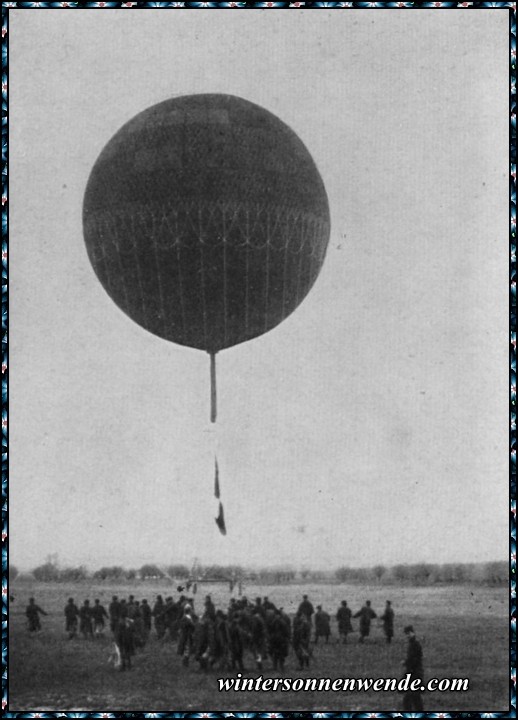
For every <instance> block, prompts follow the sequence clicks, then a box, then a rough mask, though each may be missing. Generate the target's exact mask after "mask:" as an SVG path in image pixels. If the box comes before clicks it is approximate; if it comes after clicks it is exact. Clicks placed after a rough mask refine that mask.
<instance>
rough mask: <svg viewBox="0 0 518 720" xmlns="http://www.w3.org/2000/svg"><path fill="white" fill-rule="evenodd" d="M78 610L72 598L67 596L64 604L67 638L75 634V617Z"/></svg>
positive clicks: (77, 614) (70, 638)
mask: <svg viewBox="0 0 518 720" xmlns="http://www.w3.org/2000/svg"><path fill="white" fill-rule="evenodd" d="M78 617H79V610H78V608H77V605H76V604H75V602H74V599H73V598H69V599H68V602H67V604H66V605H65V632H67V633H68V639H69V640H72V638H74V637H75V636H76V635H77V618H78Z"/></svg>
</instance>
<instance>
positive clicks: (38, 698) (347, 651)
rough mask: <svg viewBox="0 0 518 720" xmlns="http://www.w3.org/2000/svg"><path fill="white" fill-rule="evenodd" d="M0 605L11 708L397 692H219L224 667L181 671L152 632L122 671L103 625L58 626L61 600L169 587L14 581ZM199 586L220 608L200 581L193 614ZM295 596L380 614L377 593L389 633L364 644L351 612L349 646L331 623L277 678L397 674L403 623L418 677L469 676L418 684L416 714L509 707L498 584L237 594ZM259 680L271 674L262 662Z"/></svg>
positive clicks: (360, 704) (361, 702) (168, 646)
mask: <svg viewBox="0 0 518 720" xmlns="http://www.w3.org/2000/svg"><path fill="white" fill-rule="evenodd" d="M10 590H11V593H12V594H13V595H14V598H15V599H14V601H13V602H12V603H11V604H10V610H9V637H10V643H9V706H8V709H9V710H11V711H16V710H17V711H38V710H40V711H43V710H48V711H51V710H54V711H59V710H63V711H64V710H77V711H80V710H85V711H86V710H92V711H94V710H95V711H101V712H102V711H122V710H133V711H150V712H152V711H166V710H169V711H254V710H256V711H271V712H274V711H278V712H283V711H284V712H286V711H289V710H291V711H297V710H301V711H303V710H312V711H325V710H329V711H343V712H346V711H387V712H389V711H398V710H401V698H402V696H401V695H400V694H398V693H396V692H374V691H369V692H354V693H350V692H348V693H346V692H331V691H329V692H321V693H318V692H280V691H277V692H235V691H232V692H231V693H223V694H221V693H220V692H219V691H218V689H217V682H216V679H217V678H218V677H224V676H225V675H228V676H231V675H232V673H230V672H228V671H218V670H213V671H209V672H203V671H201V670H200V669H199V668H198V665H197V663H195V662H194V661H191V663H192V664H191V667H189V668H184V667H182V665H181V662H180V658H179V657H178V655H177V654H176V645H175V644H173V643H171V642H166V643H159V642H158V641H157V639H156V638H155V637H154V634H153V635H152V637H151V639H150V641H149V643H148V645H147V646H146V648H145V649H144V650H142V651H140V652H139V653H138V654H137V655H136V656H135V658H134V667H133V669H132V670H131V671H130V672H127V673H121V672H118V671H116V670H114V668H113V666H111V665H110V664H108V656H109V653H110V648H111V640H110V637H109V632H107V635H106V637H104V638H102V639H98V640H94V641H84V640H83V639H79V638H76V639H74V640H71V641H69V640H68V638H67V636H66V635H65V631H64V617H63V608H64V605H65V602H66V600H67V598H68V597H74V598H75V600H76V603H77V604H78V605H79V604H82V602H83V600H84V599H85V598H90V601H91V602H92V601H93V599H94V598H96V597H98V598H100V599H101V602H103V603H104V604H105V605H106V606H107V605H108V603H109V600H110V598H111V596H112V594H118V595H119V597H127V596H128V594H130V593H132V594H134V595H135V597H136V599H143V598H147V599H148V601H149V602H151V603H152V602H153V601H154V598H155V596H156V594H157V593H162V595H164V596H167V595H176V592H174V589H173V588H172V587H171V586H170V585H165V584H159V583H158V584H144V583H142V584H138V583H136V584H135V585H132V586H129V585H124V586H118V587H115V586H107V585H95V584H78V585H59V584H58V585H51V584H48V585H45V584H41V583H33V584H29V583H14V584H13V585H12V586H11V589H10ZM207 593H210V594H211V595H212V598H213V600H214V601H215V603H216V605H217V606H220V607H224V608H226V606H227V605H228V601H229V593H228V588H227V587H226V586H222V585H221V586H220V585H212V584H211V585H208V584H207V585H201V586H200V587H199V588H198V594H197V595H196V600H195V609H197V610H198V611H199V610H200V609H201V606H202V604H203V598H204V596H205V595H206V594H207ZM303 593H307V594H308V595H309V596H310V599H311V601H312V602H313V604H314V605H316V604H322V605H323V607H324V609H325V610H327V611H328V612H330V614H331V615H332V616H334V614H335V612H336V609H337V608H338V605H339V603H340V601H341V600H347V601H348V603H349V605H350V607H351V608H352V609H353V612H354V610H356V609H359V608H360V606H361V605H362V604H363V602H364V601H365V600H366V599H370V600H371V601H372V606H373V608H374V609H375V610H376V611H377V612H378V613H379V614H381V612H382V609H383V607H384V604H385V600H386V599H390V600H391V601H392V604H393V607H394V610H395V613H396V622H395V637H394V640H393V643H392V645H387V644H386V643H385V640H384V637H383V633H382V629H381V627H380V626H379V624H378V623H377V621H374V625H373V627H372V630H371V636H370V638H369V639H368V641H367V642H366V644H365V645H359V644H358V633H357V622H358V621H357V620H355V621H353V624H354V628H355V632H354V633H353V634H352V635H351V636H350V643H349V644H348V645H347V646H343V645H340V644H338V643H337V631H336V624H335V623H334V621H333V625H332V633H333V636H332V638H331V642H330V643H329V645H327V646H326V645H318V646H317V647H316V648H315V649H314V657H313V661H312V666H311V667H310V669H309V670H304V671H298V670H296V662H295V658H294V655H293V653H292V652H291V653H290V655H289V657H288V661H287V667H286V670H285V672H284V676H286V677H301V678H305V677H317V678H321V677H330V678H333V679H334V678H339V677H354V678H359V677H373V678H378V677H396V678H399V677H401V676H402V668H401V664H400V663H401V660H402V659H403V658H404V657H405V638H404V635H403V632H402V631H403V627H404V625H406V624H408V623H412V624H413V625H414V627H415V629H416V632H417V634H418V636H419V638H420V640H421V642H422V645H423V652H424V668H425V678H431V677H437V678H443V677H446V678H452V677H455V678H464V677H466V678H468V679H469V684H470V687H469V690H468V691H467V692H445V693H439V692H434V693H431V692H425V693H424V694H423V700H424V703H425V710H426V711H427V712H434V711H438V712H441V711H443V712H448V711H454V710H458V711H467V710H478V711H487V712H489V711H497V710H500V711H503V710H507V709H508V708H509V672H508V666H509V660H508V657H509V644H508V643H509V635H508V600H507V597H508V596H507V589H506V588H485V587H469V586H456V587H431V588H407V587H405V588H402V587H390V588H387V587H362V586H357V585H352V586H346V585H322V586H316V585H315V586H311V585H308V586H304V587H302V586H300V587H299V586H277V587H271V586H269V587H260V586H248V587H246V588H245V594H246V595H247V597H249V598H251V599H253V598H255V597H256V595H260V596H264V595H268V596H269V598H270V599H271V600H272V601H273V602H274V603H276V604H277V605H279V606H284V608H285V610H286V611H287V612H289V613H290V614H291V613H293V611H294V610H295V609H296V607H297V605H298V603H299V602H300V600H301V596H302V594H303ZM30 596H34V597H35V598H36V602H37V603H38V604H39V605H40V606H41V607H42V608H43V609H44V610H46V611H47V612H48V613H49V615H48V617H43V618H42V626H43V628H42V631H41V632H40V633H39V634H37V635H36V636H29V634H28V632H27V629H26V620H25V614H24V611H25V606H26V604H27V601H28V599H29V597H30ZM245 665H246V667H247V670H248V672H247V673H245V675H246V676H247V677H256V676H258V674H259V673H258V672H257V671H255V669H254V664H253V661H252V658H251V657H247V658H246V659H245ZM262 675H263V677H271V678H275V677H281V675H280V674H279V673H277V672H274V671H273V670H271V665H270V663H269V662H266V663H265V668H264V670H263V672H262Z"/></svg>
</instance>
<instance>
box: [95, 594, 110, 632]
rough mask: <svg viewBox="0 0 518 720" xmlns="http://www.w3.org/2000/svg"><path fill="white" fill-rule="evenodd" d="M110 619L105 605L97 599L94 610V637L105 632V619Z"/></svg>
mask: <svg viewBox="0 0 518 720" xmlns="http://www.w3.org/2000/svg"><path fill="white" fill-rule="evenodd" d="M107 617H108V613H107V612H106V610H105V608H104V605H101V602H100V600H98V599H96V600H95V602H94V606H93V608H92V620H93V623H94V635H95V636H96V637H97V636H99V635H102V633H103V632H104V618H107Z"/></svg>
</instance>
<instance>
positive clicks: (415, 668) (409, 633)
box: [403, 625, 424, 712]
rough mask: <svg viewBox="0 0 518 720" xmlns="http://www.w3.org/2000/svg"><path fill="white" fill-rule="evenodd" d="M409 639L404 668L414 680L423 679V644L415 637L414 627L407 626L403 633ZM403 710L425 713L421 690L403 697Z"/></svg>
mask: <svg viewBox="0 0 518 720" xmlns="http://www.w3.org/2000/svg"><path fill="white" fill-rule="evenodd" d="M403 632H404V633H405V635H406V637H407V641H408V644H407V651H406V658H405V660H403V666H404V668H405V670H406V672H407V673H410V682H412V680H416V679H419V680H422V679H423V649H422V647H421V643H420V642H419V641H418V639H417V638H416V636H415V632H414V628H413V626H412V625H407V626H406V627H405V629H404V631H403ZM403 710H404V711H405V712H414V711H415V712H424V710H423V698H422V695H421V691H420V690H410V689H409V690H407V691H406V692H405V694H404V695H403Z"/></svg>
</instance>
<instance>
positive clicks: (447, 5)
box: [1, 2, 516, 718]
mask: <svg viewBox="0 0 518 720" xmlns="http://www.w3.org/2000/svg"><path fill="white" fill-rule="evenodd" d="M45 8H47V9H49V8H51V9H70V10H73V9H85V8H88V9H115V8H117V9H122V8H128V9H131V8H138V9H157V8H166V9H174V8H184V9H220V10H221V9H234V8H235V9H250V10H253V9H270V10H281V9H292V8H293V9H297V8H303V9H305V10H312V9H320V8H326V9H349V8H355V9H385V10H386V9H394V8H396V9H401V10H403V9H413V10H419V9H424V8H426V9H432V8H433V9H451V8H453V9H459V8H462V9H470V10H476V9H481V8H494V9H500V10H510V12H509V30H510V33H509V53H510V62H509V71H510V72H509V74H510V78H509V79H510V89H509V109H510V119H509V141H510V150H509V164H510V172H509V195H510V198H509V199H510V230H509V233H510V292H509V308H510V331H509V340H510V523H509V524H510V538H509V541H510V542H509V544H510V681H509V689H510V707H509V710H508V711H505V712H493V713H492V712H452V713H396V712H391V713H390V712H389V713H379V712H378V713H376V712H373V713H361V712H360V713H357V712H354V713H337V712H328V713H312V712H285V713H275V712H271V713H260V712H255V713H239V712H236V713H225V712H214V713H210V712H205V713H173V712H170V713H165V712H162V713H146V712H136V713H135V712H128V713H126V712H120V713H92V712H88V713H86V712H70V713H63V712H52V713H48V712H43V713H28V712H5V711H6V709H7V707H8V695H7V694H8V688H7V622H8V610H7V597H8V594H7V581H8V537H7V529H8V511H7V481H8V480H7V479H8V464H7V447H8V442H7V419H8V376H9V375H8V340H7V330H8V291H7V287H8V285H7V280H8V260H7V248H8V232H7V228H8V170H7V168H8V165H7V161H8V103H7V80H8V70H9V65H8V59H9V34H8V21H9V10H10V9H18V10H19V9H27V10H29V9H45ZM1 128H2V166H1V167H2V710H3V711H4V713H5V714H4V716H5V717H7V718H15V717H25V718H58V717H67V718H118V717H132V718H228V717H235V718H288V717H299V718H396V717H398V718H399V717H408V718H419V717H429V718H469V717H481V718H516V331H515V327H516V3H514V2H2V123H1Z"/></svg>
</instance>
